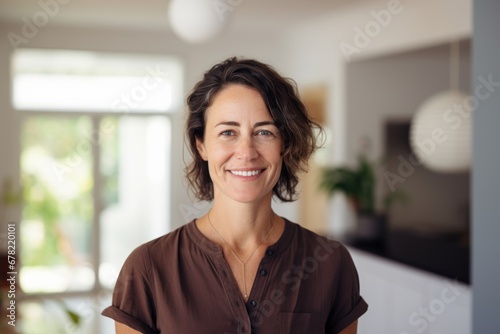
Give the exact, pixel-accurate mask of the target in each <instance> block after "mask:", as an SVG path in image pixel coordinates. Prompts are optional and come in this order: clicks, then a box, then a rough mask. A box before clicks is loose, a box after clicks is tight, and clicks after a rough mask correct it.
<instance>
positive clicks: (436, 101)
mask: <svg viewBox="0 0 500 334" xmlns="http://www.w3.org/2000/svg"><path fill="white" fill-rule="evenodd" d="M470 102H471V99H469V96H468V95H467V94H465V93H463V92H460V91H458V90H449V91H445V92H441V93H438V94H436V95H434V96H432V97H431V98H429V99H428V100H426V101H425V102H424V103H423V104H422V105H421V106H420V108H419V109H418V110H417V112H416V113H415V116H414V117H413V119H412V122H411V126H410V145H411V148H412V150H413V152H414V153H415V155H416V156H417V158H418V159H419V160H420V162H421V163H422V165H424V166H425V167H427V168H428V169H430V170H433V171H436V172H452V173H453V172H464V171H467V170H468V169H469V168H470V162H471V112H472V109H473V106H472V105H471V103H470Z"/></svg>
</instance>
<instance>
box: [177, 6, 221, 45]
mask: <svg viewBox="0 0 500 334" xmlns="http://www.w3.org/2000/svg"><path fill="white" fill-rule="evenodd" d="M168 19H169V22H170V25H171V27H172V29H173V30H174V32H175V33H176V34H177V35H178V36H179V37H180V38H182V39H183V40H184V41H186V42H188V43H202V42H206V41H208V40H209V39H211V38H212V37H214V36H215V35H216V34H217V33H218V32H219V31H220V30H221V29H222V28H223V27H224V23H225V20H224V16H222V13H218V12H217V8H216V7H215V6H214V2H213V1H212V0H171V1H170V4H169V10H168Z"/></svg>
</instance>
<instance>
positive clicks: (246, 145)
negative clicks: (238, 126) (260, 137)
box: [236, 137, 259, 161]
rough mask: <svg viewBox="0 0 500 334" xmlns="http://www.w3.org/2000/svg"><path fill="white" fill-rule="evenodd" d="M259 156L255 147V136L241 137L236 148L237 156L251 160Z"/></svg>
mask: <svg viewBox="0 0 500 334" xmlns="http://www.w3.org/2000/svg"><path fill="white" fill-rule="evenodd" d="M258 156H259V152H258V151H257V148H256V147H255V143H254V141H253V138H251V137H250V138H248V137H245V138H241V140H240V142H239V143H238V147H237V148H236V157H237V158H238V159H241V160H246V161H250V160H253V159H255V158H257V157H258Z"/></svg>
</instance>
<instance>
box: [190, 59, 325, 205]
mask: <svg viewBox="0 0 500 334" xmlns="http://www.w3.org/2000/svg"><path fill="white" fill-rule="evenodd" d="M233 84H239V85H245V86H247V87H249V88H252V89H255V90H256V91H258V92H259V93H260V95H261V96H262V98H263V100H264V102H265V104H266V106H267V109H268V111H269V113H270V114H271V117H272V119H273V121H274V123H275V124H276V126H277V127H278V129H279V131H280V135H281V137H282V139H283V149H282V157H283V164H282V168H281V174H280V177H279V179H278V182H277V183H276V185H275V186H274V188H273V194H274V195H276V197H278V198H279V199H280V200H282V201H284V202H292V201H294V200H296V199H297V197H296V189H295V188H296V186H297V184H298V182H299V178H298V173H299V172H301V171H307V163H308V160H309V157H310V156H311V154H312V153H313V152H314V151H315V150H316V149H317V148H318V147H319V146H318V136H317V135H318V134H320V133H323V129H322V128H321V126H320V125H319V124H318V123H317V122H315V121H314V120H312V119H311V118H310V117H309V116H308V114H307V111H306V108H305V106H304V104H303V103H302V101H301V100H300V98H299V95H298V92H297V89H296V85H295V82H293V81H292V80H291V79H287V78H283V77H282V76H281V75H280V74H278V72H277V71H276V70H275V69H274V68H272V67H271V66H269V65H266V64H264V63H261V62H259V61H256V60H253V59H242V58H237V57H233V58H229V59H227V60H225V61H223V62H221V63H219V64H217V65H215V66H213V67H212V68H211V69H210V70H208V71H207V72H206V73H205V74H204V76H203V79H202V80H201V81H199V82H198V83H197V84H196V85H195V86H194V88H193V91H192V92H191V94H190V95H189V96H188V98H187V105H188V107H189V114H188V118H187V123H186V136H187V139H188V141H189V150H190V153H191V155H192V157H193V161H192V162H191V163H190V164H189V165H188V166H187V167H186V169H185V172H186V177H187V179H188V181H189V184H190V186H191V188H192V190H193V192H194V194H195V195H196V197H197V198H198V199H200V200H208V201H210V200H212V199H213V197H214V188H213V183H212V180H211V178H210V174H209V172H208V163H207V162H206V161H204V160H203V159H202V157H201V156H200V153H199V152H198V149H197V148H196V139H199V140H201V141H203V138H204V134H205V123H206V122H205V121H206V112H207V109H208V108H209V107H210V106H211V104H212V102H213V100H214V98H215V96H216V95H217V93H218V92H220V91H221V90H222V89H224V88H225V87H228V86H229V85H233ZM316 130H318V132H316Z"/></svg>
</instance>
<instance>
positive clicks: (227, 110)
mask: <svg viewBox="0 0 500 334" xmlns="http://www.w3.org/2000/svg"><path fill="white" fill-rule="evenodd" d="M227 117H231V118H244V117H252V118H265V119H267V120H271V119H272V117H271V114H270V113H269V111H268V109H267V106H266V103H265V101H264V99H263V98H262V96H261V94H260V93H259V92H258V91H257V90H255V89H253V88H251V87H248V86H244V85H240V84H233V85H230V86H228V87H225V88H223V89H222V90H221V91H220V92H218V93H217V94H216V95H215V96H214V99H213V102H212V104H211V105H210V107H209V108H208V110H207V114H206V118H207V122H208V121H209V120H210V119H211V118H227Z"/></svg>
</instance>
